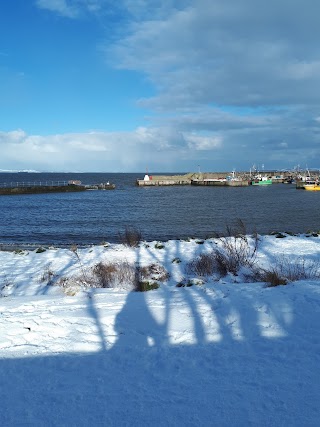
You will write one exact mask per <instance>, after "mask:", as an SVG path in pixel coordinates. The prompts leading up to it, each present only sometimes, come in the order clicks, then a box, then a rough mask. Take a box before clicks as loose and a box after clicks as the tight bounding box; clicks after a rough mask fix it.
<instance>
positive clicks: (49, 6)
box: [36, 0, 109, 18]
mask: <svg viewBox="0 0 320 427" xmlns="http://www.w3.org/2000/svg"><path fill="white" fill-rule="evenodd" d="M107 3H109V1H108V0H36V5H37V6H38V7H39V8H40V9H46V10H49V11H50V12H54V13H57V14H58V15H61V16H64V17H66V18H78V17H79V16H81V15H82V14H83V13H88V12H89V13H94V14H95V13H98V12H99V11H100V10H101V9H102V8H103V7H104V6H105V5H106V4H107Z"/></svg>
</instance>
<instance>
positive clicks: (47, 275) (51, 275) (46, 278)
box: [39, 264, 56, 285]
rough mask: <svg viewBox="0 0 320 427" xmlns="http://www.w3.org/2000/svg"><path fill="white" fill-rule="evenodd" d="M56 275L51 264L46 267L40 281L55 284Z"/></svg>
mask: <svg viewBox="0 0 320 427" xmlns="http://www.w3.org/2000/svg"><path fill="white" fill-rule="evenodd" d="M55 277H56V274H55V272H54V271H53V270H51V267H50V264H49V265H47V266H46V267H45V268H44V270H43V272H42V274H41V276H40V277H39V282H40V283H43V282H46V283H47V285H53V282H54V279H55Z"/></svg>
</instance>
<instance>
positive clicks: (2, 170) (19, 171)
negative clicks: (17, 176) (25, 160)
mask: <svg viewBox="0 0 320 427" xmlns="http://www.w3.org/2000/svg"><path fill="white" fill-rule="evenodd" d="M21 172H24V173H40V172H39V171H36V170H32V169H28V170H10V169H0V173H21Z"/></svg>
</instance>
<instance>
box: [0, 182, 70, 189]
mask: <svg viewBox="0 0 320 427" xmlns="http://www.w3.org/2000/svg"><path fill="white" fill-rule="evenodd" d="M68 184H69V182H68V181H37V182H36V181H34V182H32V181H29V182H27V181H22V182H17V181H10V182H0V188H17V187H63V186H65V185H68Z"/></svg>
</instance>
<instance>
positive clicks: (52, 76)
mask: <svg viewBox="0 0 320 427" xmlns="http://www.w3.org/2000/svg"><path fill="white" fill-rule="evenodd" d="M115 4H116V5H115ZM319 14H320V3H318V2H317V0H304V1H302V0H290V1H289V0H269V1H268V3H265V2H264V3H260V2H257V1H256V0H229V1H228V2H225V1H223V0H184V1H182V0H149V1H147V0H119V1H117V2H114V1H112V0H28V1H25V0H13V1H3V2H1V4H0V146H1V156H0V169H10V170H21V169H35V170H40V171H105V172H131V171H132V172H136V171H144V170H145V168H146V167H148V168H149V170H150V171H153V172H156V171H164V172H165V171H180V172H183V171H186V172H187V171H196V170H198V167H199V166H200V168H201V170H204V171H205V170H206V171H214V170H220V171H227V170H232V169H234V168H235V169H236V170H244V169H247V170H248V169H249V168H250V167H251V166H252V165H253V164H256V165H258V166H259V165H262V164H264V166H265V168H266V169H268V168H290V167H294V166H296V165H298V164H299V165H300V166H301V167H305V166H306V165H308V167H320V162H319V160H318V159H319V154H320V149H319V148H320V145H319V142H320V128H319V125H320V108H319V94H318V91H319V87H320V54H319V49H318V43H317V40H319V36H320V28H319V25H318V18H317V17H318V16H319Z"/></svg>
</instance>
